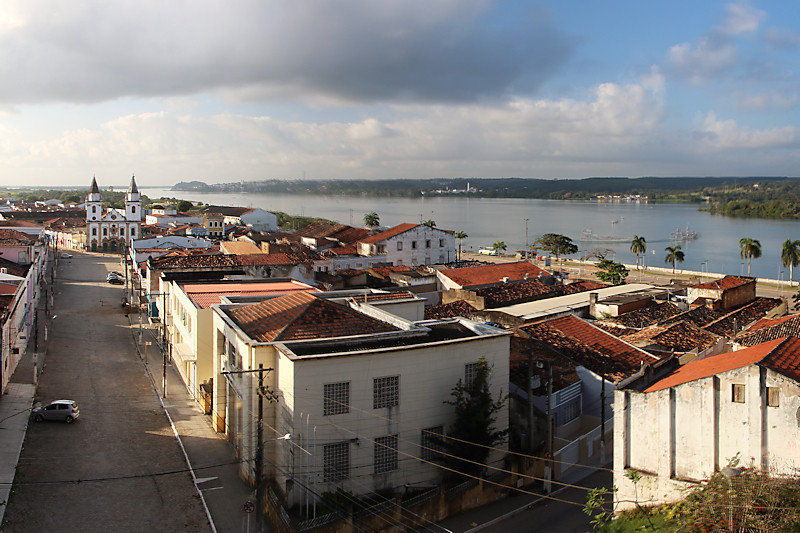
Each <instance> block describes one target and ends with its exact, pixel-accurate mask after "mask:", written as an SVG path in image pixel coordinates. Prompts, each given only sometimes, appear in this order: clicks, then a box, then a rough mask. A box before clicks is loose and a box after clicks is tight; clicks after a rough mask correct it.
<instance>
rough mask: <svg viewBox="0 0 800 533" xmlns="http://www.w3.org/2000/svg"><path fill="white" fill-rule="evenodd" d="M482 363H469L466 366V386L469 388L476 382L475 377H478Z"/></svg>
mask: <svg viewBox="0 0 800 533" xmlns="http://www.w3.org/2000/svg"><path fill="white" fill-rule="evenodd" d="M480 365H481V364H480V362H477V363H467V364H466V365H464V385H465V386H467V387H469V386H470V385H472V382H473V381H475V377H476V376H477V375H478V369H479V368H480Z"/></svg>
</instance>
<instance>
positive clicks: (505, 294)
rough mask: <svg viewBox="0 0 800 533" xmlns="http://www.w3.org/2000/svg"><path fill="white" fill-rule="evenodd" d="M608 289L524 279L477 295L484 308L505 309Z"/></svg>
mask: <svg viewBox="0 0 800 533" xmlns="http://www.w3.org/2000/svg"><path fill="white" fill-rule="evenodd" d="M605 287H608V285H605V284H603V283H595V282H591V281H589V282H578V283H570V284H569V285H545V284H544V283H542V281H541V280H539V279H536V278H534V279H522V280H517V281H509V282H508V283H502V284H499V285H493V286H490V287H483V288H481V289H477V290H476V291H475V294H476V295H478V296H481V297H483V299H484V307H486V308H493V307H503V306H506V305H514V304H518V303H525V302H533V301H536V300H543V299H545V298H554V297H556V296H564V295H567V294H577V293H579V292H585V291H589V290H597V289H600V288H605Z"/></svg>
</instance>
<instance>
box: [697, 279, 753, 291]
mask: <svg viewBox="0 0 800 533" xmlns="http://www.w3.org/2000/svg"><path fill="white" fill-rule="evenodd" d="M753 281H755V280H754V278H745V277H741V276H725V277H724V278H720V279H715V280H713V281H707V282H705V283H699V284H697V285H692V286H691V288H692V289H710V290H722V291H725V290H728V289H733V288H734V287H739V286H741V285H746V284H747V283H751V282H753Z"/></svg>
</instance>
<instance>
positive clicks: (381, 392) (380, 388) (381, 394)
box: [372, 376, 400, 409]
mask: <svg viewBox="0 0 800 533" xmlns="http://www.w3.org/2000/svg"><path fill="white" fill-rule="evenodd" d="M399 403H400V376H387V377H383V378H375V379H373V380H372V408H373V409H380V408H381V407H394V406H395V405H398V404H399Z"/></svg>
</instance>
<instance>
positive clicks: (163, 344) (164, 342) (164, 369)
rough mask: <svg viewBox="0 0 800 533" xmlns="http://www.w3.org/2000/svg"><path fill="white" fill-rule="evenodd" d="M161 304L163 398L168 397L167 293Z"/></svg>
mask: <svg viewBox="0 0 800 533" xmlns="http://www.w3.org/2000/svg"><path fill="white" fill-rule="evenodd" d="M161 302H162V305H163V306H164V316H162V317H161V321H162V322H163V323H164V338H163V342H162V345H161V354H162V355H163V356H164V368H163V372H164V374H163V377H162V379H163V381H162V382H163V384H164V393H163V397H164V398H166V397H167V349H168V347H167V346H168V344H167V293H166V291H164V292H162V293H161Z"/></svg>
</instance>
